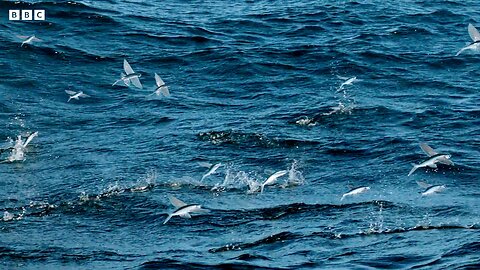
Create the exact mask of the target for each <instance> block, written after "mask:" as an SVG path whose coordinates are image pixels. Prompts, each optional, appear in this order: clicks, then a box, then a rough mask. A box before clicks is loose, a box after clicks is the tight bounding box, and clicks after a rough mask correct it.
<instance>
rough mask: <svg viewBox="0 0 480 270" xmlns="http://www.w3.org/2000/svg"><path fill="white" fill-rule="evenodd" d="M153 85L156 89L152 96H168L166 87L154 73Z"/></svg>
mask: <svg viewBox="0 0 480 270" xmlns="http://www.w3.org/2000/svg"><path fill="white" fill-rule="evenodd" d="M155 84H156V85H157V88H156V89H155V92H153V94H156V95H157V96H160V95H162V94H163V95H164V96H165V97H169V96H170V92H169V91H168V86H167V85H166V84H165V82H164V81H163V80H162V79H161V78H160V76H158V74H157V73H155Z"/></svg>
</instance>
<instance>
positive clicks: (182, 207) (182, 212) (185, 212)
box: [163, 196, 210, 224]
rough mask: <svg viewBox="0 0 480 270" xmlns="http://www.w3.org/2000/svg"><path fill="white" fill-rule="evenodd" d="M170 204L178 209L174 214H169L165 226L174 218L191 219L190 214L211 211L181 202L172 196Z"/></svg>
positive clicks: (197, 205) (198, 205)
mask: <svg viewBox="0 0 480 270" xmlns="http://www.w3.org/2000/svg"><path fill="white" fill-rule="evenodd" d="M169 199H170V203H171V204H172V205H173V206H175V207H176V208H177V209H175V211H173V213H171V214H169V215H168V217H167V219H165V221H164V222H163V224H165V223H167V222H168V221H169V220H170V219H171V218H172V217H174V216H180V217H183V218H191V217H192V216H191V215H190V213H208V212H210V210H208V209H203V208H202V206H201V205H200V204H186V203H184V202H182V201H181V200H179V199H177V198H175V197H173V196H170V198H169Z"/></svg>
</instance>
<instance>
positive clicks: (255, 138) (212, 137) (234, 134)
mask: <svg viewBox="0 0 480 270" xmlns="http://www.w3.org/2000/svg"><path fill="white" fill-rule="evenodd" d="M197 137H198V138H199V139H201V140H203V141H208V142H210V143H212V144H215V145H238V146H245V147H261V148H292V147H300V146H312V145H313V146H314V145H319V144H320V143H319V142H316V141H307V140H297V139H287V138H273V137H269V136H267V135H264V134H262V133H249V132H241V131H234V130H226V131H208V132H200V133H198V134H197Z"/></svg>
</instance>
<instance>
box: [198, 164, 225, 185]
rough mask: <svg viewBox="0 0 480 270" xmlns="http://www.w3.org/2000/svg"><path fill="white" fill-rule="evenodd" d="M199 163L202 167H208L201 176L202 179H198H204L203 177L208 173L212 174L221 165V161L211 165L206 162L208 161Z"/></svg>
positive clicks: (207, 175) (208, 174)
mask: <svg viewBox="0 0 480 270" xmlns="http://www.w3.org/2000/svg"><path fill="white" fill-rule="evenodd" d="M201 165H202V166H204V167H209V169H208V172H207V173H205V174H204V175H203V176H202V179H200V181H203V179H205V178H207V177H209V176H210V175H212V174H214V173H215V172H216V171H217V170H218V168H220V167H221V166H222V163H217V164H215V165H211V164H208V163H202V164H201Z"/></svg>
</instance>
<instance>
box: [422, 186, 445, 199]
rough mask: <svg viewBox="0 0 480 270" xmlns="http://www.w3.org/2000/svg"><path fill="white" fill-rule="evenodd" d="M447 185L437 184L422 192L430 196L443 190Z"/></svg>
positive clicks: (423, 194)
mask: <svg viewBox="0 0 480 270" xmlns="http://www.w3.org/2000/svg"><path fill="white" fill-rule="evenodd" d="M446 188H447V187H446V186H445V185H435V186H430V187H428V188H427V189H425V191H423V192H422V197H423V196H429V195H433V194H435V193H439V192H442V191H444V190H445V189H446Z"/></svg>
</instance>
